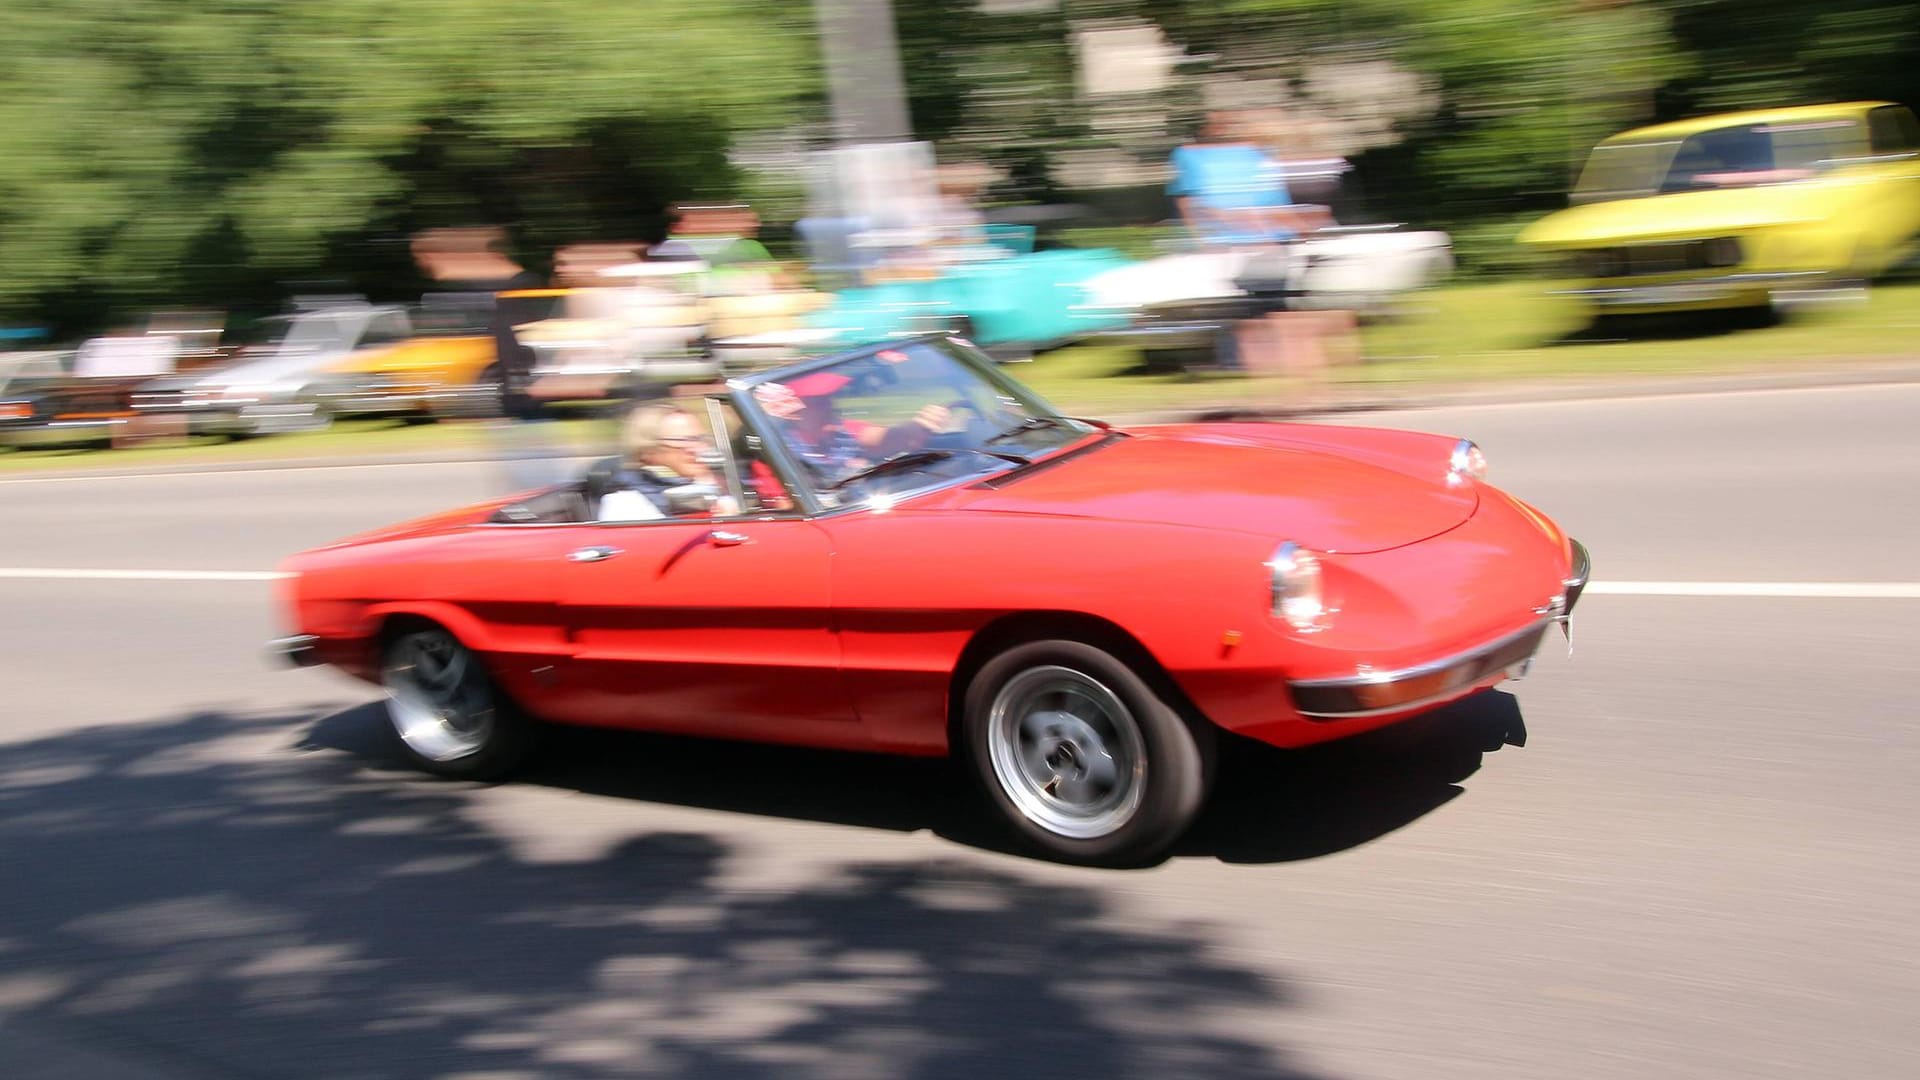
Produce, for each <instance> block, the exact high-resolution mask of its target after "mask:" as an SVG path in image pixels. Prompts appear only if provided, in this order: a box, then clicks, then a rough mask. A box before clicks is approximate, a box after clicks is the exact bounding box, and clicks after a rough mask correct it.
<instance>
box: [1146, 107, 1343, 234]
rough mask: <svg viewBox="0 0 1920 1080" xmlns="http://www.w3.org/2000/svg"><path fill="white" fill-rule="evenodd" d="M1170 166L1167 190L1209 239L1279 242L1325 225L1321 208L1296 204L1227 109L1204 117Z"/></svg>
mask: <svg viewBox="0 0 1920 1080" xmlns="http://www.w3.org/2000/svg"><path fill="white" fill-rule="evenodd" d="M1171 164H1172V166H1173V180H1172V182H1171V183H1169V184H1168V186H1167V194H1169V195H1172V196H1173V197H1174V201H1175V203H1176V204H1177V205H1178V206H1179V208H1180V217H1181V219H1182V220H1184V221H1185V222H1186V223H1187V227H1188V228H1190V229H1192V230H1193V231H1194V233H1195V234H1196V235H1198V236H1199V237H1201V238H1202V239H1203V240H1206V241H1207V242H1208V243H1213V244H1229V245H1236V246H1249V245H1260V244H1273V243H1281V242H1284V241H1287V240H1292V239H1294V238H1296V237H1298V236H1299V235H1300V234H1302V233H1304V232H1310V231H1312V230H1314V229H1317V228H1320V227H1322V226H1324V225H1326V224H1329V222H1328V221H1327V220H1326V214H1325V212H1324V211H1323V210H1321V209H1320V208H1318V207H1305V206H1297V205H1295V204H1294V202H1293V199H1292V196H1291V195H1290V193H1289V192H1288V191H1287V181H1286V176H1285V173H1284V170H1282V169H1281V167H1280V163H1279V162H1278V161H1276V160H1274V158H1273V157H1272V156H1270V155H1269V154H1268V153H1267V152H1266V150H1264V149H1262V148H1261V147H1260V146H1258V145H1255V144H1254V143H1251V142H1247V141H1245V140H1244V139H1242V138H1241V137H1240V134H1239V131H1238V129H1237V125H1236V124H1235V123H1234V121H1233V118H1232V116H1231V115H1229V114H1227V113H1214V114H1213V115H1211V116H1210V117H1208V119H1207V126H1206V128H1205V130H1204V131H1203V132H1202V134H1201V138H1200V140H1199V141H1197V142H1193V143H1189V144H1187V145H1185V146H1182V147H1180V148H1178V149H1176V150H1175V151H1174V152H1173V159H1172V162H1171Z"/></svg>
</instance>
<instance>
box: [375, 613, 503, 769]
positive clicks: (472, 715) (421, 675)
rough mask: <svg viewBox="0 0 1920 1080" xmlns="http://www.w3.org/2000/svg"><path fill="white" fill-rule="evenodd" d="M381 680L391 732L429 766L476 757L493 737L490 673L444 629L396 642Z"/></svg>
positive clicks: (416, 633) (388, 656)
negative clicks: (391, 724)
mask: <svg viewBox="0 0 1920 1080" xmlns="http://www.w3.org/2000/svg"><path fill="white" fill-rule="evenodd" d="M381 681H382V682H383V683H384V684H385V686H386V688H387V717H388V719H390V720H391V721H392V722H393V730H394V731H395V732H396V733H398V734H399V736H400V739H401V741H402V742H405V743H406V744H407V747H408V748H409V749H411V750H412V751H413V752H414V753H416V754H419V755H420V756H421V757H423V758H426V759H428V760H429V761H453V760H456V759H458V758H463V757H467V756H469V755H471V754H475V753H478V752H479V751H480V750H481V749H482V748H483V747H485V746H486V744H487V740H488V738H489V737H491V735H492V734H493V721H494V701H493V691H492V689H491V688H490V687H489V686H488V685H487V680H486V673H485V672H483V671H482V670H481V669H480V664H479V661H477V660H476V659H475V658H474V656H473V653H472V652H470V651H468V649H467V647H466V646H465V645H462V644H460V642H459V641H457V640H455V638H454V636H453V635H452V634H449V633H447V632H446V631H445V630H420V631H416V632H414V633H411V634H408V635H406V636H405V637H403V638H401V639H400V640H398V641H396V642H395V643H394V645H393V647H392V648H391V649H390V650H389V651H388V653H387V661H386V667H385V669H384V671H383V672H382V680H381Z"/></svg>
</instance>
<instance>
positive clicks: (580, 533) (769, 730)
mask: <svg viewBox="0 0 1920 1080" xmlns="http://www.w3.org/2000/svg"><path fill="white" fill-rule="evenodd" d="M567 532H568V534H569V537H570V539H569V541H568V542H569V545H570V547H569V550H568V553H567V556H566V566H565V568H564V569H563V570H562V571H561V573H562V585H561V589H560V595H561V597H562V606H563V612H562V618H563V620H564V622H565V623H566V626H567V633H568V636H569V639H570V642H571V652H572V659H571V662H570V663H569V666H568V675H567V678H566V679H565V684H566V685H564V686H563V687H560V688H558V690H557V693H556V694H555V695H554V696H553V697H552V698H551V699H550V700H551V701H552V702H553V704H552V705H551V708H552V710H553V714H554V715H555V717H556V718H557V719H564V720H569V721H572V722H575V723H583V724H596V725H605V726H612V727H631V728H641V729H647V730H654V731H675V732H688V733H697V734H712V735H723V736H730V737H737V738H750V739H756V740H764V741H770V742H789V743H807V744H814V745H826V746H843V747H855V746H860V745H862V744H863V740H862V738H861V735H860V728H859V725H858V724H856V723H855V722H854V716H853V712H852V708H851V706H850V704H849V702H848V698H847V695H846V692H845V689H844V688H843V686H842V683H841V676H840V647H839V642H838V639H837V638H836V637H835V635H834V632H833V626H832V620H831V613H832V603H831V599H832V598H831V595H830V589H829V578H828V569H829V560H830V555H831V548H830V546H829V542H828V539H827V535H826V534H825V533H824V532H823V531H822V530H821V529H820V528H819V527H817V526H815V525H814V524H813V523H811V522H809V521H806V520H804V519H802V518H799V517H773V516H763V517H759V518H755V519H716V520H712V521H675V520H667V521H650V522H636V523H631V524H595V525H582V526H579V527H576V528H571V529H568V530H567Z"/></svg>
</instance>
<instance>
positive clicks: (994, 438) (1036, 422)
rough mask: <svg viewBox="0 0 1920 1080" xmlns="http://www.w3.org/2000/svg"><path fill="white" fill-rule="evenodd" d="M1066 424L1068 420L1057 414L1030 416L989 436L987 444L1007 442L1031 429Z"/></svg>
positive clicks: (1035, 429) (1057, 426) (1064, 425)
mask: <svg viewBox="0 0 1920 1080" xmlns="http://www.w3.org/2000/svg"><path fill="white" fill-rule="evenodd" d="M1066 426H1068V422H1067V421H1065V420H1062V419H1060V418H1059V417H1057V416H1029V417H1027V418H1025V419H1024V420H1021V421H1020V422H1019V423H1017V424H1015V425H1013V426H1012V427H1010V428H1008V429H1007V430H1005V431H1002V432H1000V433H999V434H998V435H991V436H988V438H987V440H986V444H985V445H988V446H991V445H993V444H994V443H997V442H1005V441H1006V440H1008V439H1014V438H1018V437H1020V436H1021V435H1025V434H1026V433H1027V432H1029V431H1039V430H1040V429H1042V428H1059V427H1066Z"/></svg>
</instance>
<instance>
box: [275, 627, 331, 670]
mask: <svg viewBox="0 0 1920 1080" xmlns="http://www.w3.org/2000/svg"><path fill="white" fill-rule="evenodd" d="M319 645H320V639H319V638H317V637H315V636H314V635H312V634H295V635H293V636H292V637H283V638H275V639H273V640H272V641H269V642H267V655H268V656H271V657H272V658H273V659H275V660H278V661H279V662H281V663H283V664H287V665H289V666H291V667H313V666H315V665H317V664H318V663H320V659H319V657H318V655H317V653H318V649H319Z"/></svg>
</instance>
